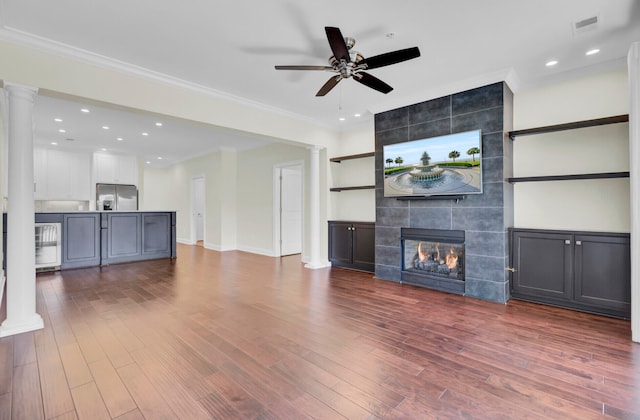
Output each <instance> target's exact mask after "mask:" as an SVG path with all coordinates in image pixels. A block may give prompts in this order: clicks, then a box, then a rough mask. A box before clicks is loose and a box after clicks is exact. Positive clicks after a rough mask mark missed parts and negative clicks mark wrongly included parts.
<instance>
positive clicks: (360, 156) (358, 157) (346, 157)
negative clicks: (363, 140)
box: [329, 152, 375, 163]
mask: <svg viewBox="0 0 640 420" xmlns="http://www.w3.org/2000/svg"><path fill="white" fill-rule="evenodd" d="M372 156H375V153H374V152H368V153H360V154H357V155H347V156H338V157H334V158H331V159H329V162H336V163H340V162H342V161H343V160H349V159H361V158H367V157H372Z"/></svg>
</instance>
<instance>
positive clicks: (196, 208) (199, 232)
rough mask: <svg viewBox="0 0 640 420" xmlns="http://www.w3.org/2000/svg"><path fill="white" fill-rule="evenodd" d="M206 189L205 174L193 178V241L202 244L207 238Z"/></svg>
mask: <svg viewBox="0 0 640 420" xmlns="http://www.w3.org/2000/svg"><path fill="white" fill-rule="evenodd" d="M205 191H206V190H205V183H204V176H198V177H193V178H191V242H193V243H194V244H196V245H202V246H204V240H205V237H204V224H205V210H206V206H205V196H206V192H205Z"/></svg>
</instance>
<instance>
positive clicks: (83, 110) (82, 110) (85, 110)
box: [80, 108, 89, 114]
mask: <svg viewBox="0 0 640 420" xmlns="http://www.w3.org/2000/svg"><path fill="white" fill-rule="evenodd" d="M80 112H84V113H85V114H88V113H89V110H88V109H87V108H82V109H81V110H80Z"/></svg>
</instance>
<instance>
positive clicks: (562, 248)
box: [511, 229, 631, 318]
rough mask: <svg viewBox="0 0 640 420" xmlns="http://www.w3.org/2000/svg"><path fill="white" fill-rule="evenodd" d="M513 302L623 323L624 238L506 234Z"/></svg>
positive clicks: (626, 297) (626, 293)
mask: <svg viewBox="0 0 640 420" xmlns="http://www.w3.org/2000/svg"><path fill="white" fill-rule="evenodd" d="M511 241H512V244H511V245H512V246H511V266H512V267H513V269H514V272H513V274H512V278H511V295H512V297H514V298H519V299H524V300H530V301H534V302H539V303H546V304H551V305H556V306H562V307H566V308H571V309H578V310H583V311H586V312H593V313H599V314H603V315H609V316H615V317H620V318H628V317H629V316H630V314H631V252H630V240H629V235H628V234H623V233H599V232H598V233H595V232H594V233H592V232H569V231H550V230H534V229H512V230H511Z"/></svg>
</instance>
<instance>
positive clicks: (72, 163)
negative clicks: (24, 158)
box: [33, 148, 91, 201]
mask: <svg viewBox="0 0 640 420" xmlns="http://www.w3.org/2000/svg"><path fill="white" fill-rule="evenodd" d="M33 163H34V183H35V188H34V198H35V199H36V200H79V201H86V200H90V199H91V178H90V175H91V155H90V154H88V153H77V152H67V151H61V150H51V149H40V148H37V149H35V150H34V153H33Z"/></svg>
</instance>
